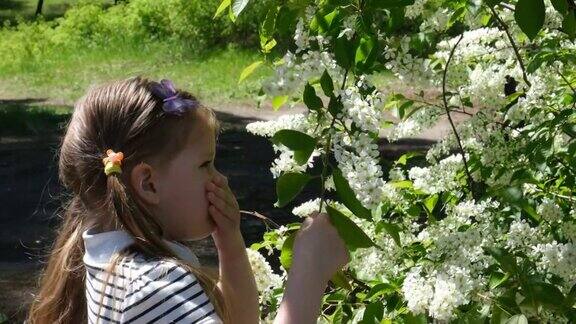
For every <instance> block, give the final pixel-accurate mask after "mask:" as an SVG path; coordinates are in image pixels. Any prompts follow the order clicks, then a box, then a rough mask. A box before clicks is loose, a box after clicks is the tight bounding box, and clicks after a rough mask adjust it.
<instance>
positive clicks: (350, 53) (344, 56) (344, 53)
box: [334, 37, 354, 69]
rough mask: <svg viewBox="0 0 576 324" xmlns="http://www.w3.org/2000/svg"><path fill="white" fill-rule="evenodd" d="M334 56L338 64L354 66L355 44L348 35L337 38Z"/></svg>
mask: <svg viewBox="0 0 576 324" xmlns="http://www.w3.org/2000/svg"><path fill="white" fill-rule="evenodd" d="M334 56H335V59H336V62H337V63H338V65H340V66H341V67H342V68H344V69H349V68H350V67H351V66H352V60H353V58H354V46H353V45H352V42H350V41H349V40H348V39H347V38H346V37H340V38H336V41H335V42H334Z"/></svg>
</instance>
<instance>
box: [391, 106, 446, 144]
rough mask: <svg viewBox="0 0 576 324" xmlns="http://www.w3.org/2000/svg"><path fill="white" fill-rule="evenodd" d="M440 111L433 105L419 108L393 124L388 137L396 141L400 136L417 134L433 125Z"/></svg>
mask: <svg viewBox="0 0 576 324" xmlns="http://www.w3.org/2000/svg"><path fill="white" fill-rule="evenodd" d="M442 113H443V111H442V109H440V108H438V107H434V106H430V107H424V108H420V109H419V110H418V111H417V112H415V113H414V114H413V115H412V116H410V117H409V118H407V119H406V120H403V121H401V122H399V123H397V124H396V125H394V128H392V131H391V132H390V135H389V136H388V139H389V140H390V141H396V140H398V139H401V138H406V137H412V136H416V135H419V134H420V133H422V132H423V131H425V130H427V129H429V128H430V127H432V126H434V125H435V124H436V123H437V122H438V118H439V117H440V115H441V114H442Z"/></svg>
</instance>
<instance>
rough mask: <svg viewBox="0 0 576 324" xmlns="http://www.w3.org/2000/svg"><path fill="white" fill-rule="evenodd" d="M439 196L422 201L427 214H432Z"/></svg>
mask: <svg viewBox="0 0 576 324" xmlns="http://www.w3.org/2000/svg"><path fill="white" fill-rule="evenodd" d="M439 198H440V196H439V195H438V194H435V195H432V196H430V197H428V198H426V199H425V200H424V207H426V210H427V211H428V212H429V213H432V211H433V210H434V207H436V203H438V199H439Z"/></svg>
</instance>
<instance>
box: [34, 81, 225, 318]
mask: <svg viewBox="0 0 576 324" xmlns="http://www.w3.org/2000/svg"><path fill="white" fill-rule="evenodd" d="M150 89H151V81H149V80H148V79H146V78H144V77H141V76H137V77H133V78H129V79H126V80H120V81H114V82H110V83H107V84H104V85H100V86H97V87H93V88H91V89H90V90H89V91H88V92H87V93H86V94H85V95H84V96H83V97H82V98H81V99H80V100H78V102H77V103H76V104H75V106H74V112H73V114H72V118H71V119H70V121H69V123H68V126H67V130H66V134H65V136H64V138H63V140H62V143H61V148H60V152H59V178H60V181H61V182H62V184H63V185H64V187H66V189H68V190H69V191H71V194H72V197H71V198H70V199H69V200H68V202H67V203H65V205H64V209H63V210H64V212H63V215H62V216H63V221H62V223H61V225H60V228H59V230H58V231H57V238H56V240H55V242H54V245H53V247H52V251H51V253H50V256H49V260H48V265H47V267H46V269H45V270H44V271H43V273H42V275H41V277H40V289H39V292H38V294H37V295H36V296H35V300H34V301H33V303H32V306H31V308H30V312H29V315H28V320H27V322H28V323H29V324H35V323H81V322H86V321H87V310H86V309H87V306H86V297H85V279H86V278H85V275H86V270H85V268H84V264H83V261H82V258H83V255H84V252H85V250H84V242H83V239H82V233H83V232H84V231H85V230H87V229H89V228H91V227H93V226H98V227H100V228H105V229H122V230H125V231H126V232H128V233H129V234H130V235H132V237H134V238H135V240H134V243H133V244H132V245H131V246H130V247H129V248H127V249H124V250H122V251H120V252H119V253H118V254H116V255H115V256H114V258H113V261H112V262H111V264H110V267H108V276H110V274H111V273H112V271H113V270H114V266H115V265H116V263H117V261H118V260H119V259H121V258H122V257H124V256H127V255H128V254H129V253H130V251H139V252H142V253H144V254H146V255H149V256H155V257H162V258H168V259H172V260H174V261H175V262H177V263H178V264H179V265H181V266H183V267H185V268H186V269H187V270H189V271H190V272H192V273H193V274H194V275H195V276H196V277H197V279H198V280H199V282H200V283H201V285H202V286H203V288H204V290H205V291H206V293H207V295H208V297H209V298H210V300H211V302H212V303H213V305H214V308H215V309H216V312H217V314H218V315H219V316H220V317H221V318H222V319H223V320H224V322H225V323H227V322H229V315H228V313H227V311H226V310H227V307H226V305H225V300H224V297H223V296H222V294H221V293H220V291H219V290H218V289H216V288H217V287H216V278H214V277H213V276H212V275H210V272H208V271H206V269H204V268H202V267H197V266H194V265H192V264H189V263H187V262H186V261H184V260H181V259H179V258H178V256H177V255H176V254H175V253H174V252H173V251H172V250H171V249H170V248H169V247H168V246H167V245H166V243H165V242H164V241H163V239H162V236H163V232H162V228H161V227H160V225H159V224H158V223H157V222H156V221H155V220H154V218H153V217H152V215H151V214H150V213H149V212H148V211H147V210H146V208H144V207H143V204H141V203H139V201H138V199H137V197H136V195H134V194H133V190H132V188H131V187H130V182H129V181H128V180H127V178H126V177H127V175H129V174H130V171H131V170H132V168H133V167H134V166H135V165H137V164H138V163H140V162H142V161H152V160H153V161H155V162H157V163H159V165H162V164H163V163H166V162H167V161H169V160H170V159H171V158H173V157H174V156H175V155H176V153H178V152H179V151H180V150H181V149H182V148H183V147H184V145H185V144H186V142H187V140H188V136H187V135H188V134H190V133H191V129H192V128H193V127H194V125H196V124H197V123H201V122H202V123H207V124H208V125H209V127H210V129H213V130H214V133H215V136H217V134H218V131H219V123H218V121H217V119H216V117H215V114H214V112H213V111H212V110H211V109H209V108H207V107H204V106H202V105H200V106H199V108H198V109H192V110H189V111H187V112H186V113H185V114H184V115H183V116H173V115H168V114H166V113H164V112H163V111H162V107H161V106H162V100H161V98H157V97H155V96H154V95H153V94H152V92H151V91H150ZM179 93H180V95H181V96H183V97H185V98H189V99H196V98H194V97H193V96H192V95H191V94H190V93H188V92H185V91H181V90H179ZM107 149H112V150H114V151H116V152H118V151H121V152H123V153H124V160H123V162H122V170H123V172H122V174H111V175H110V176H106V175H105V174H104V172H103V163H102V158H103V157H105V151H106V150H107Z"/></svg>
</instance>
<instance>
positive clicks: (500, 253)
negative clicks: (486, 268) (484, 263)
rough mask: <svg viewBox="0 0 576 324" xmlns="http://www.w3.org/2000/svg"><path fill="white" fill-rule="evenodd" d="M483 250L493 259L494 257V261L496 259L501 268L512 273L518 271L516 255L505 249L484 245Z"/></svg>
mask: <svg viewBox="0 0 576 324" xmlns="http://www.w3.org/2000/svg"><path fill="white" fill-rule="evenodd" d="M484 251H486V252H487V253H488V254H490V255H491V256H492V257H493V258H494V259H496V261H498V264H499V265H500V268H502V270H504V271H506V272H508V273H510V274H514V273H516V272H517V271H518V265H517V264H516V257H515V256H514V255H512V254H510V252H508V251H506V250H505V249H503V248H497V247H484Z"/></svg>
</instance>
